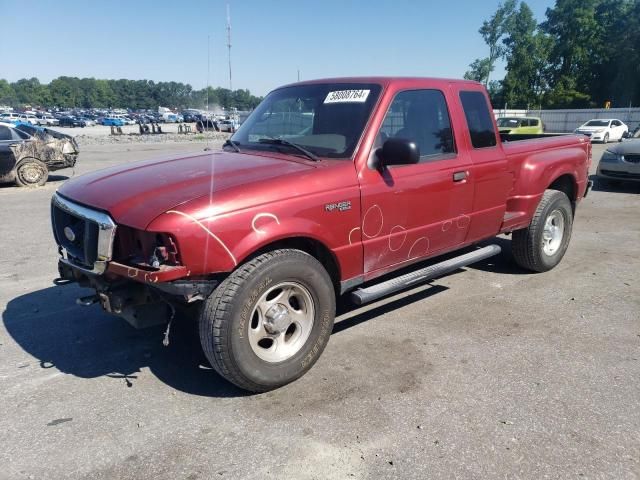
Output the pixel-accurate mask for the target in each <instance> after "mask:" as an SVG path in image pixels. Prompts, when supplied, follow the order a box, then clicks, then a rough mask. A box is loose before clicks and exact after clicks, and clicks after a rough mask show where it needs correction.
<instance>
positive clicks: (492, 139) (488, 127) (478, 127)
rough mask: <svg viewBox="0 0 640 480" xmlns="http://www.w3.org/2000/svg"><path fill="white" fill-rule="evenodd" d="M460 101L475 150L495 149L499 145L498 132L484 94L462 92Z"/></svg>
mask: <svg viewBox="0 0 640 480" xmlns="http://www.w3.org/2000/svg"><path fill="white" fill-rule="evenodd" d="M460 101H461V102H462V108H463V109H464V116H465V118H466V119H467V126H468V127H469V135H470V136H471V145H473V148H487V147H495V146H496V144H497V140H496V132H495V130H494V128H493V119H492V114H491V113H489V107H488V105H487V100H486V98H485V96H484V94H483V93H482V92H475V91H462V92H460Z"/></svg>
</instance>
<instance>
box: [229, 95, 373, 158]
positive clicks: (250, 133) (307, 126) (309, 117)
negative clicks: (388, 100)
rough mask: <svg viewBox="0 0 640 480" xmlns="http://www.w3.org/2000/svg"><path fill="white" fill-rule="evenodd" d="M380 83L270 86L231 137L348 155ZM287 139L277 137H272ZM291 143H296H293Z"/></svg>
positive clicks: (249, 143)
mask: <svg viewBox="0 0 640 480" xmlns="http://www.w3.org/2000/svg"><path fill="white" fill-rule="evenodd" d="M380 90H381V87H380V85H376V84H368V83H366V84H365V83H321V84H309V85H294V86H291V87H285V88H280V89H278V90H275V91H273V92H271V93H270V94H269V95H267V97H266V98H265V99H264V100H263V101H262V103H261V104H260V105H258V108H256V109H255V110H254V112H253V113H252V114H251V115H250V116H249V118H247V120H246V121H245V122H244V123H243V124H242V126H241V127H240V128H239V129H238V131H237V132H236V133H235V134H234V135H233V137H231V138H232V140H233V141H234V142H235V143H236V144H237V145H238V146H239V147H240V148H241V149H256V150H272V149H275V150H278V151H286V153H291V154H293V155H301V151H300V150H299V149H296V148H295V146H296V145H297V146H300V147H303V148H304V149H306V150H307V151H308V152H311V153H312V154H314V155H317V156H318V157H327V158H350V157H351V155H352V154H353V151H354V149H355V147H356V145H357V144H358V141H359V140H360V136H361V135H362V132H363V130H364V127H365V125H366V123H367V120H368V119H369V115H370V114H371V110H372V109H373V105H374V104H375V103H376V101H377V99H378V96H379V94H380ZM278 139H280V140H285V141H284V142H278V141H273V140H278ZM291 144H295V145H291Z"/></svg>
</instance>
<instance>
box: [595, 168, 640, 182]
mask: <svg viewBox="0 0 640 480" xmlns="http://www.w3.org/2000/svg"><path fill="white" fill-rule="evenodd" d="M600 171H601V172H602V174H603V175H606V176H608V177H616V178H630V179H633V180H640V173H629V172H616V171H614V170H600Z"/></svg>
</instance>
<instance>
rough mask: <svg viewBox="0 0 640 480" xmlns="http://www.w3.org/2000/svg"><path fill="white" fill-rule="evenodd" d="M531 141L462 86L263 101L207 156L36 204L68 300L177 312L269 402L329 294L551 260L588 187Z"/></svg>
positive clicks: (109, 175) (341, 87)
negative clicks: (189, 311)
mask: <svg viewBox="0 0 640 480" xmlns="http://www.w3.org/2000/svg"><path fill="white" fill-rule="evenodd" d="M537 137H542V136H540V135H525V136H521V137H517V136H516V137H513V138H510V137H508V136H507V138H505V139H504V141H503V139H501V138H500V135H499V134H498V133H497V129H496V123H495V121H494V117H493V114H492V110H491V105H490V102H489V99H488V97H487V94H486V91H485V89H484V88H483V87H482V86H481V85H480V84H478V83H475V82H470V81H461V80H444V79H429V78H341V79H329V80H317V81H309V82H301V83H296V84H293V85H289V86H285V87H282V88H278V89H276V90H274V91H273V92H271V93H270V94H269V95H268V96H267V97H266V98H265V99H264V101H263V102H262V103H261V104H260V105H259V106H258V108H257V109H256V110H255V111H254V112H253V113H252V114H251V115H250V116H249V118H248V119H247V120H246V121H245V122H244V124H243V125H242V126H241V127H240V128H239V129H238V131H237V132H236V133H235V134H234V135H233V136H232V137H231V138H230V139H229V140H228V141H227V142H226V143H225V145H224V146H223V148H222V149H221V151H216V152H212V151H207V152H203V153H198V154H194V155H190V156H187V157H185V156H182V157H173V158H165V159H159V160H154V161H143V162H137V163H131V164H126V165H122V166H118V167H114V168H109V169H105V170H101V171H97V172H93V173H89V174H87V175H84V176H82V177H79V178H75V179H72V180H69V181H68V182H66V183H65V184H64V185H63V186H62V187H61V188H60V189H59V190H58V191H57V192H56V193H55V195H54V197H53V200H52V223H53V230H54V234H55V238H56V241H57V243H58V245H59V251H60V255H61V257H60V260H59V271H60V277H61V279H62V280H65V281H77V282H79V283H80V284H81V285H84V286H90V287H92V288H94V289H95V290H96V295H92V296H90V297H84V298H81V299H79V302H80V303H82V304H86V305H88V304H92V303H96V302H100V303H101V304H102V307H103V308H104V309H105V310H107V311H109V312H112V313H114V314H117V315H120V316H122V317H124V318H126V319H127V320H128V321H130V322H131V323H132V324H134V325H136V326H143V325H145V324H149V323H155V322H158V321H162V322H169V326H170V323H171V321H172V320H173V319H174V317H175V316H176V312H178V316H182V315H181V314H180V312H182V311H183V310H184V308H185V307H189V306H191V307H193V310H195V311H196V312H197V315H198V322H199V326H200V338H201V342H202V346H203V349H204V352H205V354H206V355H207V357H208V359H209V360H210V362H211V364H212V365H213V367H214V368H215V369H216V370H217V371H218V372H219V373H220V375H222V376H223V377H225V378H227V379H228V380H229V381H231V382H233V383H234V384H236V385H238V386H240V387H242V388H244V389H247V390H251V391H256V392H258V391H266V390H269V389H273V388H276V387H279V386H281V385H284V384H286V383H288V382H291V381H293V380H295V379H297V378H299V377H300V376H301V375H303V374H304V373H305V372H306V371H307V370H308V369H309V368H310V367H311V366H312V365H313V364H314V363H315V362H316V360H317V359H318V356H319V355H320V353H321V352H322V351H323V349H324V347H325V345H326V343H327V341H328V339H329V336H330V334H331V331H332V326H333V322H334V316H335V304H336V297H337V296H339V295H343V294H346V293H349V294H350V295H351V298H352V299H353V301H354V302H355V303H357V304H362V303H365V302H368V301H371V300H373V299H376V298H380V297H381V296H384V295H388V294H390V293H393V292H395V291H398V290H400V289H403V288H407V287H409V286H411V285H414V284H416V283H418V282H421V281H424V280H426V279H430V278H434V277H435V276H438V275H442V274H444V273H446V272H448V271H451V270H452V269H456V268H459V267H460V266H464V265H467V264H470V263H473V262H475V261H478V260H480V259H482V258H486V257H487V256H490V255H494V254H496V253H497V252H499V250H500V249H499V247H498V246H497V245H489V246H486V247H483V248H477V249H471V251H467V253H465V254H464V255H460V256H457V257H453V258H449V259H448V260H445V261H442V262H439V263H436V264H431V265H429V266H427V267H424V266H420V267H421V268H418V266H416V268H415V269H414V270H413V271H410V272H409V273H403V274H402V275H401V276H395V277H393V276H392V275H391V272H394V271H396V270H399V269H403V272H406V271H407V269H406V268H405V267H407V266H409V265H412V264H414V263H418V262H422V261H424V260H426V259H429V258H431V257H436V256H439V255H442V254H444V253H447V252H452V251H454V250H458V249H461V248H463V247H470V246H473V245H474V244H477V243H478V242H480V241H483V240H487V239H490V238H492V237H494V236H496V235H498V234H501V233H512V234H513V235H512V250H513V255H514V257H515V260H516V262H517V263H518V264H519V265H521V266H522V267H524V268H526V269H529V270H531V271H535V272H543V271H546V270H549V269H551V268H553V267H554V266H555V265H557V264H558V263H559V262H560V260H561V259H562V257H563V255H564V253H565V251H566V249H567V247H568V244H569V239H570V236H571V229H572V223H573V217H574V213H575V209H576V206H577V204H578V202H579V201H580V200H581V199H582V197H583V196H584V195H586V193H587V191H588V188H589V185H590V183H589V181H588V179H587V171H588V167H589V164H590V162H591V146H590V143H589V141H588V139H587V138H586V137H584V136H579V135H562V136H544V138H537ZM516 140H517V141H516ZM467 250H469V249H467ZM449 257H450V256H449ZM382 275H385V280H384V281H380V279H379V277H381V276H382ZM389 277H391V278H389ZM58 283H66V282H62V281H59V282H58ZM168 332H169V330H168V328H167V335H168Z"/></svg>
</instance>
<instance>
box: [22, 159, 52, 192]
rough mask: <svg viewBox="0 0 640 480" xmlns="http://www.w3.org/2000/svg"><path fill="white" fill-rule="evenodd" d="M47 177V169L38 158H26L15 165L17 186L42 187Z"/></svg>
mask: <svg viewBox="0 0 640 480" xmlns="http://www.w3.org/2000/svg"><path fill="white" fill-rule="evenodd" d="M48 178H49V169H48V168H47V166H46V165H45V164H44V163H42V162H41V161H40V160H37V159H35V158H26V159H24V160H21V161H20V162H19V163H18V166H17V167H16V183H17V184H18V186H19V187H42V186H43V185H44V184H45V183H47V179H48Z"/></svg>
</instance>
